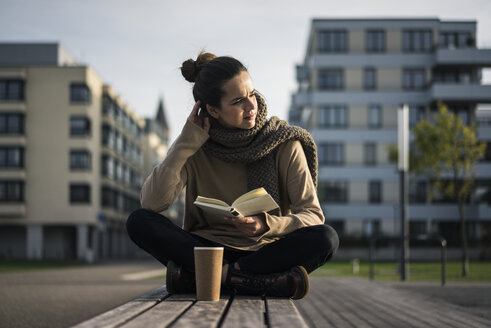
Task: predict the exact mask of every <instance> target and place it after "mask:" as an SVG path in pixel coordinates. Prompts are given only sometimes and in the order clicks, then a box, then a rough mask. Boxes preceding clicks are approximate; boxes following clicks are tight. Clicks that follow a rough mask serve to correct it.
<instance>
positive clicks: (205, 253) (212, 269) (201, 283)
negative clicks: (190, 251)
mask: <svg viewBox="0 0 491 328" xmlns="http://www.w3.org/2000/svg"><path fill="white" fill-rule="evenodd" d="M222 261H223V247H195V248H194V266H195V272H196V297H197V299H198V301H218V300H219V299H220V284H221V280H222Z"/></svg>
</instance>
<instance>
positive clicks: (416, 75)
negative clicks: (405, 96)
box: [402, 68, 426, 90]
mask: <svg viewBox="0 0 491 328" xmlns="http://www.w3.org/2000/svg"><path fill="white" fill-rule="evenodd" d="M402 79H403V80H402V88H403V89H405V90H423V89H424V88H425V87H426V83H425V70H424V69H419V68H417V69H404V71H403V74H402Z"/></svg>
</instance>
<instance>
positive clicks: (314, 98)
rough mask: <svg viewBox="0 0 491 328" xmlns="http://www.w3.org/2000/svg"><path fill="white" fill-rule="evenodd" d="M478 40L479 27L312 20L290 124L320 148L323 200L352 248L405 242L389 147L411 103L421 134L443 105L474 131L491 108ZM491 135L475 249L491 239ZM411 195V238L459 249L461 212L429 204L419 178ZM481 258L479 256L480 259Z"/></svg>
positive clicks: (476, 196) (482, 134) (489, 53)
mask: <svg viewBox="0 0 491 328" xmlns="http://www.w3.org/2000/svg"><path fill="white" fill-rule="evenodd" d="M476 38H477V36H476V22H475V21H458V22H457V21H442V20H439V19H437V18H435V19H314V20H313V21H312V24H311V30H310V33H309V38H308V43H307V50H306V55H305V59H304V61H303V63H302V64H300V65H297V67H296V78H297V82H298V90H297V91H296V92H295V93H294V94H293V95H292V101H291V107H290V111H289V120H290V122H291V123H293V124H297V125H300V126H303V127H305V128H307V129H308V130H309V131H310V132H311V133H312V135H313V137H314V139H315V140H316V143H317V146H318V153H319V187H318V193H319V198H320V200H321V203H322V206H323V208H324V210H325V212H326V214H327V220H328V222H329V223H330V224H332V225H333V226H334V227H335V228H336V230H337V231H338V232H339V233H340V235H341V236H342V238H344V241H345V242H346V243H345V245H346V246H348V245H349V244H350V240H355V239H359V238H360V237H369V236H371V235H372V234H378V235H384V236H396V235H398V234H399V233H400V219H399V212H400V210H399V175H398V172H397V166H396V165H395V164H392V163H390V162H389V159H388V149H387V147H388V146H389V145H393V144H397V110H398V108H399V107H400V106H401V105H402V104H408V105H409V116H410V126H414V125H415V124H416V123H417V122H418V121H419V120H421V119H429V120H431V119H432V114H434V113H436V112H437V102H438V101H443V102H444V103H445V104H446V105H448V106H449V108H450V110H452V111H453V112H454V113H456V114H458V115H459V116H460V117H461V118H462V119H463V120H464V122H466V123H467V124H469V123H472V122H476V121H477V117H479V114H476V113H479V112H480V111H479V108H480V107H482V106H486V104H489V103H491V85H484V84H483V83H482V70H483V68H486V67H491V49H478V48H477V47H476ZM490 131H491V129H490V126H489V124H484V123H482V124H479V126H478V135H479V138H480V139H481V140H483V141H485V142H487V144H488V147H487V148H488V151H487V153H486V156H485V158H483V159H482V161H480V162H479V163H478V164H477V165H476V166H477V181H476V187H475V190H474V191H473V193H472V196H471V198H470V199H469V201H468V202H467V204H466V206H465V213H466V218H467V221H468V225H469V227H468V231H469V237H470V239H471V240H472V242H471V244H472V245H474V246H478V245H481V244H482V243H483V242H485V241H486V240H488V243H489V239H490V238H491V207H490V203H491V199H490V197H491V196H490V195H491V157H490V155H489V148H490V142H491V136H490ZM409 189H410V190H409V192H410V197H409V198H410V205H409V222H410V232H411V233H412V234H428V233H435V232H436V233H439V234H442V235H444V237H446V238H447V240H449V245H450V246H455V245H457V244H458V240H459V228H458V224H459V215H458V210H457V206H456V204H454V203H451V202H448V201H447V200H446V199H443V198H436V199H435V198H432V199H430V197H429V195H428V181H427V180H425V178H422V177H415V176H412V177H411V179H410V188H409ZM342 241H343V239H342ZM477 249H480V250H477ZM480 251H482V247H481V248H479V247H476V252H474V253H473V254H474V256H480V255H479V254H478V253H479V252H480ZM488 252H489V250H488ZM488 256H489V254H488Z"/></svg>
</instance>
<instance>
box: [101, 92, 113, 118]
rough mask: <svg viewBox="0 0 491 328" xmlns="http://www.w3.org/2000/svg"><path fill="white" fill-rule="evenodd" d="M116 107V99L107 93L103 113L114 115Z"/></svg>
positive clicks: (103, 101) (103, 100)
mask: <svg viewBox="0 0 491 328" xmlns="http://www.w3.org/2000/svg"><path fill="white" fill-rule="evenodd" d="M115 107H116V103H115V101H114V100H113V99H112V98H111V97H109V96H108V95H106V94H105V95H104V96H103V98H102V113H104V114H105V115H108V116H112V115H113V113H114V108H115Z"/></svg>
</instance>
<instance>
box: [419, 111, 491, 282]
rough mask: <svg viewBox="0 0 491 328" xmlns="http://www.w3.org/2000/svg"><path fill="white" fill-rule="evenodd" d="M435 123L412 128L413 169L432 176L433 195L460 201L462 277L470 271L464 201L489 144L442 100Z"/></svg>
mask: <svg viewBox="0 0 491 328" xmlns="http://www.w3.org/2000/svg"><path fill="white" fill-rule="evenodd" d="M438 108H439V113H438V114H436V115H434V123H431V122H429V121H426V120H421V121H420V122H419V123H418V124H417V125H416V126H415V127H414V129H413V135H414V149H413V151H412V154H411V155H412V156H411V157H410V170H411V171H412V172H414V173H416V174H418V175H424V176H427V177H429V179H430V182H431V183H430V197H433V195H434V194H435V193H439V194H441V195H444V196H447V197H450V198H451V199H454V200H455V201H456V202H457V204H458V209H459V216H460V227H461V231H460V233H461V241H462V276H463V277H465V276H467V273H468V271H469V256H468V250H467V231H466V225H465V215H464V214H465V213H464V203H465V201H466V199H468V197H469V195H470V193H471V191H472V186H473V184H474V180H475V175H476V170H475V165H474V164H475V163H476V162H477V161H478V160H479V159H480V158H481V157H482V156H483V155H484V151H485V149H486V144H485V143H484V142H478V140H477V137H476V127H475V124H472V125H469V126H467V125H465V124H464V123H463V122H462V120H461V119H460V118H459V117H458V116H457V115H455V114H453V113H452V112H450V111H449V110H448V108H447V107H446V106H445V105H444V104H443V103H441V102H439V103H438Z"/></svg>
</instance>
